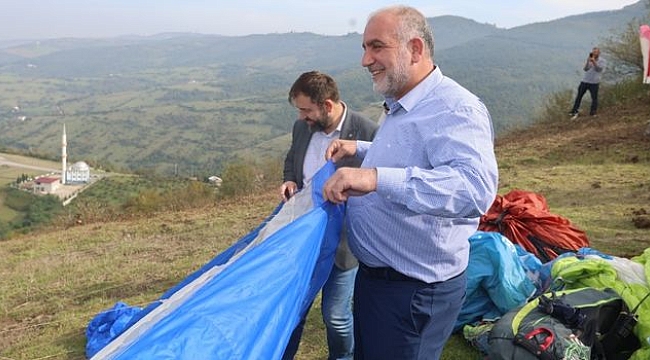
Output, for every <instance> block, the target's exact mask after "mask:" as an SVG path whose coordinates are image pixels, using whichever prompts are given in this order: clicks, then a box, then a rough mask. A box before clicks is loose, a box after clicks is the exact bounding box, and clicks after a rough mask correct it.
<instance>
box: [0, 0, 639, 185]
mask: <svg viewBox="0 0 650 360" xmlns="http://www.w3.org/2000/svg"><path fill="white" fill-rule="evenodd" d="M647 13H648V11H647V9H645V6H644V2H643V1H639V2H638V3H636V4H633V5H630V6H627V7H625V8H623V9H621V10H617V11H605V12H596V13H589V14H583V15H579V16H572V17H568V18H563V19H558V20H554V21H550V22H546V23H537V24H530V25H526V26H521V27H516V28H512V29H499V28H497V27H495V26H493V25H490V24H480V23H477V22H475V21H473V20H470V19H464V18H460V17H454V16H442V17H434V18H431V19H429V21H430V22H431V23H432V24H433V27H434V35H435V38H436V44H437V45H436V61H437V63H438V64H439V65H440V67H441V69H442V70H443V72H444V73H445V74H446V75H449V76H450V77H452V78H454V79H455V80H457V81H459V82H460V83H461V84H463V85H464V86H466V87H468V88H469V89H470V90H472V91H473V92H474V93H476V94H478V95H479V96H480V97H481V98H482V99H483V100H484V101H485V103H486V105H487V106H488V108H489V109H490V112H491V114H492V117H493V119H494V123H495V127H496V128H497V130H498V131H499V133H501V132H503V131H505V130H509V129H511V128H513V127H516V126H520V125H525V124H528V123H530V122H531V121H532V119H533V118H534V116H535V115H536V112H537V111H538V110H539V108H540V105H541V104H543V101H544V98H545V97H546V96H547V95H548V94H551V93H553V92H555V91H558V90H563V89H567V88H571V89H573V88H574V87H575V86H576V84H577V82H578V81H579V78H580V73H579V70H580V67H581V66H582V62H583V60H584V56H585V54H586V53H587V52H588V51H589V50H590V49H591V47H592V46H593V45H596V44H598V43H599V42H600V41H601V39H602V38H603V37H607V36H608V35H609V34H610V31H611V30H615V29H621V28H624V27H625V26H626V24H627V23H628V22H629V21H631V20H632V19H634V18H636V17H638V16H640V15H643V14H647ZM360 45H361V35H360V34H357V33H350V34H347V35H344V36H322V35H316V34H312V33H286V34H265V35H251V36H239V37H228V36H213V35H202V34H182V33H181V34H177V33H173V34H160V35H156V36H151V37H119V38H111V39H42V40H39V41H31V42H26V43H25V42H20V43H12V44H11V45H10V44H7V45H4V46H3V47H1V48H0V74H1V75H0V144H2V146H3V147H7V148H13V149H19V150H20V151H23V152H25V153H26V154H39V155H45V156H49V157H50V158H52V159H54V158H56V157H57V156H58V153H59V151H60V149H59V147H60V145H59V142H60V141H59V137H60V135H59V134H60V132H61V128H62V126H63V123H65V124H66V126H67V129H68V141H69V148H68V150H69V156H70V158H71V159H72V160H75V161H78V160H84V161H87V162H89V163H90V164H91V165H101V166H103V167H113V168H118V169H126V170H130V171H135V170H139V171H151V172H157V173H159V174H166V175H170V174H172V173H174V172H180V173H181V174H183V175H190V173H195V172H200V176H209V175H215V174H216V175H219V173H220V171H222V169H223V167H224V165H225V164H226V163H228V162H229V161H231V160H233V158H236V157H241V156H252V157H254V158H258V159H261V160H262V161H263V160H264V159H267V158H269V157H275V158H277V157H281V156H283V155H284V151H286V148H287V142H286V139H287V136H286V134H288V133H289V132H290V131H291V124H292V122H293V120H294V118H295V116H296V115H295V109H293V108H292V107H291V106H290V104H289V103H288V102H287V101H286V95H287V89H288V88H289V87H290V85H291V83H292V82H293V81H294V79H295V78H296V77H297V76H298V75H299V74H300V73H302V72H304V71H307V70H313V69H319V70H322V71H325V72H328V73H330V74H332V75H333V76H334V77H335V78H336V79H337V81H338V82H339V85H340V88H341V93H342V97H343V99H345V101H346V102H347V103H348V104H349V105H350V106H351V107H352V108H354V109H359V110H362V111H364V112H366V113H367V114H369V115H371V116H374V115H375V114H377V113H378V111H379V108H378V106H377V103H378V102H379V101H380V98H379V97H378V96H377V95H376V94H374V93H373V92H372V90H371V84H370V77H369V76H368V73H367V72H366V71H365V70H364V69H362V68H361V66H360V64H359V62H360V57H361V46H360ZM0 46H2V45H1V44H0ZM605 55H606V54H605ZM605 55H604V56H605ZM271 144H274V145H277V146H274V147H273V148H269V145H271ZM249 154H250V155H249Z"/></svg>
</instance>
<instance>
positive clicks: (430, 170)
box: [323, 6, 498, 360]
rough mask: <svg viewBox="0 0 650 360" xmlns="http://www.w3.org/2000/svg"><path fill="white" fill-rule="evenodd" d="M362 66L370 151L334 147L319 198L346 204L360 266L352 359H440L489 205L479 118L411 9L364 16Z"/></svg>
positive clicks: (492, 185) (487, 129)
mask: <svg viewBox="0 0 650 360" xmlns="http://www.w3.org/2000/svg"><path fill="white" fill-rule="evenodd" d="M362 46H363V49H364V53H363V57H362V60H361V64H362V66H364V67H366V68H367V69H368V71H369V72H370V74H371V75H372V80H373V84H374V90H375V91H376V92H378V93H380V94H382V95H383V96H384V98H385V105H386V109H387V114H386V118H385V120H384V121H383V122H382V124H381V126H380V128H379V130H378V131H377V135H376V136H375V138H374V141H373V142H372V143H370V142H365V141H348V140H334V141H333V142H332V143H331V144H330V146H329V147H328V149H327V152H326V157H327V158H331V159H333V160H334V161H335V162H336V163H338V161H340V160H341V159H344V158H345V157H350V156H352V157H354V158H362V159H363V162H362V164H361V167H360V168H339V169H337V170H336V172H335V173H334V174H333V175H332V176H331V177H330V178H329V179H328V180H327V182H326V183H325V186H324V188H323V196H324V197H325V199H326V200H329V201H332V202H334V203H342V202H345V201H347V213H346V220H347V229H348V239H349V245H350V248H351V250H352V253H353V254H354V255H355V257H356V258H357V259H358V260H359V271H358V273H357V278H356V283H355V289H354V299H353V312H354V335H355V353H354V356H355V359H371V360H381V359H439V357H440V354H441V352H442V349H443V346H444V344H445V342H446V341H447V339H448V338H449V336H450V335H451V332H452V329H453V325H454V323H455V321H456V317H457V316H458V313H459V311H460V309H461V306H462V304H463V301H464V297H465V289H466V286H467V279H466V276H465V270H466V268H467V264H468V261H469V242H468V238H469V237H470V236H471V235H472V234H473V233H474V232H475V231H476V230H477V228H478V225H479V220H480V217H481V215H482V214H484V213H485V212H486V211H487V210H488V209H489V207H490V206H491V205H492V202H493V201H494V198H495V196H496V193H497V182H498V169H497V162H496V157H495V154H494V144H493V136H494V133H493V128H492V121H491V118H490V114H489V112H488V110H487V109H486V107H485V106H484V105H483V103H482V102H481V101H480V100H479V99H478V98H477V97H476V96H475V95H473V94H472V93H470V92H469V91H468V90H466V89H465V88H463V87H462V86H460V85H459V84H457V83H456V82H454V81H453V80H451V79H450V78H448V77H446V76H444V75H443V74H442V72H441V70H440V68H439V67H438V66H437V65H436V64H435V63H434V61H433V32H432V30H431V28H430V27H429V24H428V22H427V19H426V18H425V17H424V16H423V15H422V14H421V13H420V12H419V11H417V10H416V9H413V8H411V7H406V6H393V7H388V8H384V9H381V10H379V11H377V12H375V13H373V14H371V16H370V18H369V20H368V22H367V24H366V28H365V31H364V33H363V43H362Z"/></svg>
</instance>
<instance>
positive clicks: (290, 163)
mask: <svg viewBox="0 0 650 360" xmlns="http://www.w3.org/2000/svg"><path fill="white" fill-rule="evenodd" d="M289 102H290V103H291V104H292V105H293V106H295V107H296V108H297V109H298V120H296V122H295V123H294V125H293V133H292V141H291V147H290V148H289V151H288V153H287V156H286V158H285V161H284V183H283V184H282V186H281V187H280V193H281V194H282V198H283V200H284V201H287V200H288V199H289V198H290V197H291V196H292V195H293V194H295V193H296V191H298V190H299V189H302V188H303V187H304V186H305V185H306V184H308V183H309V182H310V181H311V178H312V177H313V176H314V174H315V173H316V172H317V171H318V169H320V168H321V167H322V166H323V165H324V164H325V162H326V160H325V150H326V149H327V147H328V146H329V143H330V142H331V141H332V140H334V139H345V140H364V141H371V140H372V139H373V138H374V136H375V133H376V131H377V127H378V125H377V124H376V123H375V122H373V121H371V120H369V119H368V118H366V117H364V116H363V115H361V114H359V113H357V112H354V111H352V110H350V109H348V106H347V105H346V104H345V103H344V102H343V101H341V100H340V98H339V91H338V87H337V85H336V82H335V81H334V79H332V78H331V77H330V76H328V75H327V74H323V73H321V72H318V71H310V72H306V73H303V74H302V75H300V77H298V79H297V80H296V81H295V82H294V84H293V86H292V87H291V90H290V91H289ZM360 164H361V161H360V160H357V159H348V160H347V161H339V162H337V163H336V166H337V167H341V166H352V167H359V165H360ZM358 266H359V263H358V262H357V260H356V259H355V258H354V256H353V255H352V253H351V252H350V249H349V247H348V243H347V236H346V232H345V229H343V231H342V232H341V239H340V242H339V246H338V248H337V249H336V256H335V260H334V266H333V267H332V272H331V273H330V276H329V278H328V279H327V281H326V282H325V285H324V286H323V290H322V296H321V300H322V303H321V308H322V309H321V310H322V314H323V322H324V323H325V327H326V329H327V344H328V350H329V359H352V356H353V351H354V333H353V320H352V294H353V292H354V279H355V276H356V273H357V270H358ZM305 316H306V315H305ZM304 324H305V318H303V319H301V321H300V323H299V324H298V326H297V327H296V329H295V330H294V332H293V334H292V335H291V339H290V340H289V344H288V345H287V348H286V350H285V353H284V356H283V359H292V358H293V357H294V356H295V354H296V352H297V351H298V345H299V344H300V337H301V336H302V330H303V327H304Z"/></svg>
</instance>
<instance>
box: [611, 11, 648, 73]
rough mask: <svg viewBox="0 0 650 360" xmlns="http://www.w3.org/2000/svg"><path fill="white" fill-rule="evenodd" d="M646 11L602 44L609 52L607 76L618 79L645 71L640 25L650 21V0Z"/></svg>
mask: <svg viewBox="0 0 650 360" xmlns="http://www.w3.org/2000/svg"><path fill="white" fill-rule="evenodd" d="M645 4H646V12H645V14H642V16H640V17H639V18H635V19H634V20H632V21H630V22H629V23H628V24H627V26H626V27H625V29H623V30H622V31H620V32H618V33H614V34H613V35H611V36H610V37H608V38H606V40H605V41H604V42H603V45H602V46H601V48H602V50H603V51H604V52H605V53H607V57H608V59H607V60H608V66H607V67H608V69H607V72H606V73H605V76H606V77H607V78H608V79H614V80H615V81H618V80H620V79H625V78H630V77H635V76H638V75H639V74H640V73H641V72H642V71H643V55H642V54H641V51H640V50H639V49H640V45H639V26H640V25H641V24H643V23H647V22H648V21H650V0H646V2H645Z"/></svg>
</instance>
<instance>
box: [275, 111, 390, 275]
mask: <svg viewBox="0 0 650 360" xmlns="http://www.w3.org/2000/svg"><path fill="white" fill-rule="evenodd" d="M346 108H347V115H346V117H345V121H344V122H343V127H342V128H341V135H340V136H339V138H340V139H343V140H365V141H372V139H373V138H374V137H375V133H376V132H377V128H378V127H379V126H378V125H377V123H375V122H374V121H372V120H370V119H368V118H366V117H364V116H363V115H361V114H359V113H358V112H355V111H352V110H350V108H348V107H347V105H346ZM311 136H312V132H311V131H310V130H309V125H307V123H306V122H305V121H302V120H296V122H295V123H294V124H293V132H292V139H291V147H290V148H289V152H287V156H286V158H285V159H284V181H293V182H295V183H296V184H297V185H298V188H299V189H300V188H302V182H303V178H304V176H303V173H302V168H303V162H304V161H305V154H306V153H307V147H308V146H309V141H310V140H311ZM323 156H325V154H323ZM360 165H361V160H359V159H358V158H355V157H351V158H346V159H341V160H339V161H337V162H336V166H337V167H342V166H348V167H359V166H360ZM334 263H335V264H336V266H337V267H339V268H340V269H342V270H348V269H351V268H353V267H355V266H357V265H358V262H357V260H356V259H355V258H354V256H353V255H352V253H351V252H350V248H349V247H348V239H347V234H346V232H345V229H344V231H343V232H342V233H341V241H340V243H339V246H338V248H337V249H336V257H335V259H334Z"/></svg>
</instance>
